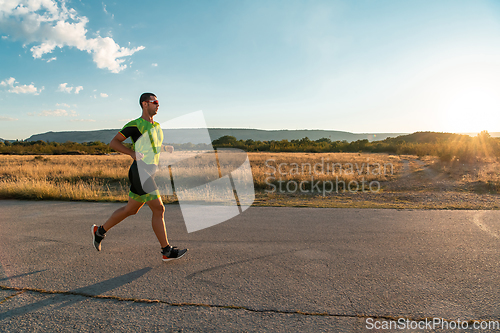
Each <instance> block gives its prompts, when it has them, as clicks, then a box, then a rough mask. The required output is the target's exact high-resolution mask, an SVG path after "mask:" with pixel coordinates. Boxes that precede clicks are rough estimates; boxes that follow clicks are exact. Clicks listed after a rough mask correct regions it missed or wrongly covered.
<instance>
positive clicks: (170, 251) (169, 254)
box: [162, 245, 187, 261]
mask: <svg viewBox="0 0 500 333" xmlns="http://www.w3.org/2000/svg"><path fill="white" fill-rule="evenodd" d="M186 252H187V249H183V250H179V249H178V248H177V247H175V246H174V247H172V246H170V245H169V246H167V247H164V248H163V250H162V254H163V259H162V260H163V261H170V260H174V259H180V258H182V256H183V255H185V254H186Z"/></svg>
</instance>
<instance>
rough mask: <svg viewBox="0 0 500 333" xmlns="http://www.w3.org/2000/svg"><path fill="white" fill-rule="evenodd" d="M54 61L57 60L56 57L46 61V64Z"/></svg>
mask: <svg viewBox="0 0 500 333" xmlns="http://www.w3.org/2000/svg"><path fill="white" fill-rule="evenodd" d="M54 60H57V57H53V58H50V59H49V60H47V62H48V63H49V62H52V61H54Z"/></svg>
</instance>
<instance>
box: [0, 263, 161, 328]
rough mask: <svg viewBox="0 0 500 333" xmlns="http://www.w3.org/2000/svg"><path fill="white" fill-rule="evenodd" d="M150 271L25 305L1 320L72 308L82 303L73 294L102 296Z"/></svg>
mask: <svg viewBox="0 0 500 333" xmlns="http://www.w3.org/2000/svg"><path fill="white" fill-rule="evenodd" d="M150 270H152V268H151V267H145V268H142V269H139V270H137V271H134V272H131V273H127V274H124V275H121V276H117V277H115V278H112V279H109V280H106V281H102V282H99V283H96V284H93V285H90V286H87V287H82V288H78V289H74V290H70V291H68V292H67V294H58V295H56V296H53V297H49V298H47V299H44V300H42V301H39V302H37V303H33V304H28V305H24V306H22V307H19V308H15V309H11V310H9V311H7V312H4V313H1V314H0V320H3V319H5V318H9V317H15V316H20V315H23V314H26V313H29V312H32V311H36V310H38V309H40V308H43V307H45V306H53V305H55V304H57V303H61V304H60V305H59V308H61V307H64V306H70V305H73V304H76V303H78V302H81V301H82V299H76V298H75V295H72V294H77V296H78V295H81V296H96V295H101V294H103V293H106V292H108V291H110V290H113V289H115V288H119V287H121V286H124V285H126V284H127V283H130V282H133V281H134V280H137V279H138V278H140V277H141V276H143V275H144V274H146V273H147V272H149V271H150ZM64 296H70V297H71V299H70V300H69V301H65V297H64Z"/></svg>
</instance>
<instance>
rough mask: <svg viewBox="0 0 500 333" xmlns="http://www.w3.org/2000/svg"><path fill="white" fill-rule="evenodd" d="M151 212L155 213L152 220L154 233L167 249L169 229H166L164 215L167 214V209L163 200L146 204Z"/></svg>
mask: <svg viewBox="0 0 500 333" xmlns="http://www.w3.org/2000/svg"><path fill="white" fill-rule="evenodd" d="M146 203H147V205H148V206H149V208H151V211H152V212H153V218H152V220H151V225H152V226H153V231H154V232H155V235H156V238H158V241H159V242H160V245H161V247H162V248H164V247H167V246H168V245H169V244H168V239H167V229H165V220H164V218H163V215H164V213H165V207H164V206H163V202H162V201H161V198H158V199H154V200H150V201H148V202H146Z"/></svg>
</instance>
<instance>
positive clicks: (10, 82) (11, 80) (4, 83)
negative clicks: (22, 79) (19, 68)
mask: <svg viewBox="0 0 500 333" xmlns="http://www.w3.org/2000/svg"><path fill="white" fill-rule="evenodd" d="M14 82H16V79H14V78H13V77H11V78H8V79H5V80H3V81H2V82H0V85H1V86H4V87H6V86H13V85H14Z"/></svg>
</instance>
